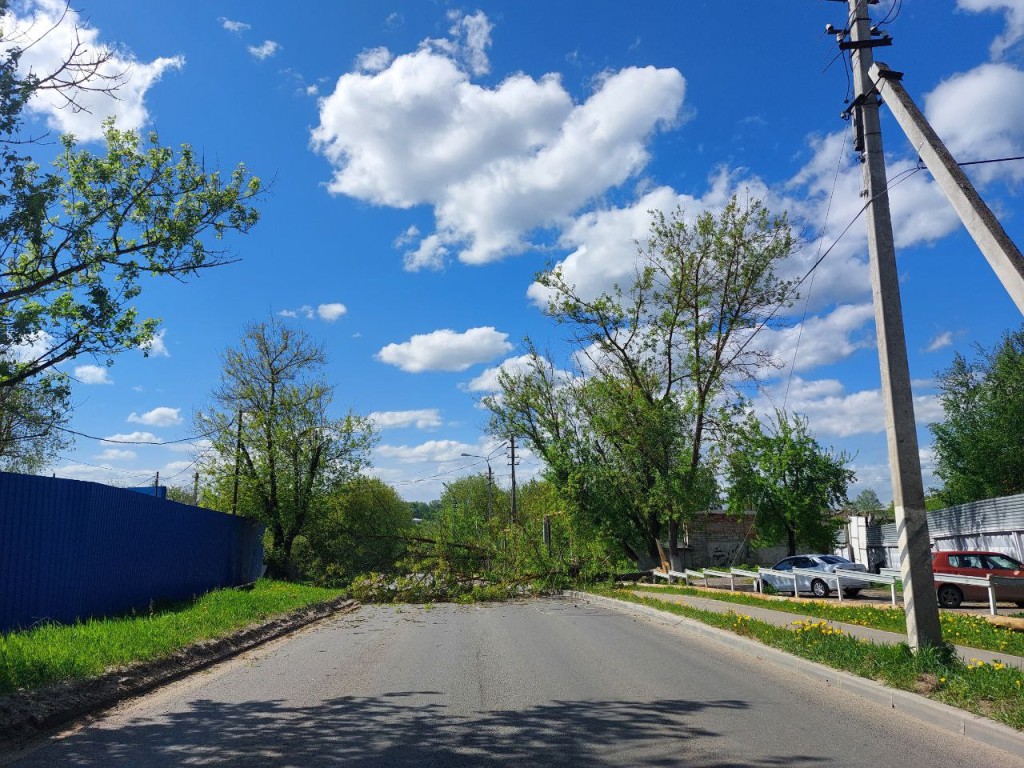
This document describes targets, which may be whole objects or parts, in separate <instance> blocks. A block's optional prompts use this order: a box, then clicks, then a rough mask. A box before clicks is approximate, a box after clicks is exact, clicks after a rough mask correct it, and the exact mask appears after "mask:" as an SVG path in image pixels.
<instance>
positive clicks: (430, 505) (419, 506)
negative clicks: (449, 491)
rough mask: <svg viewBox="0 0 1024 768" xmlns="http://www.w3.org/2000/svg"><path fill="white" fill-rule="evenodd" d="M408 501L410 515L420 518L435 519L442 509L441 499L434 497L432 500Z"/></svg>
mask: <svg viewBox="0 0 1024 768" xmlns="http://www.w3.org/2000/svg"><path fill="white" fill-rule="evenodd" d="M406 503H407V504H408V505H409V517H413V518H417V519H419V520H433V519H434V518H435V517H436V516H437V513H438V512H439V511H440V509H441V500H440V499H434V500H433V501H430V502H427V501H408V502H406Z"/></svg>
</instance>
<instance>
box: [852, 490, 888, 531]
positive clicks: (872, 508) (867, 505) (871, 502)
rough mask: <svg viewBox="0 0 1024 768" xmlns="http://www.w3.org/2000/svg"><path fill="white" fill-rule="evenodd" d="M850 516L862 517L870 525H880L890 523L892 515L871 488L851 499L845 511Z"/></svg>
mask: <svg viewBox="0 0 1024 768" xmlns="http://www.w3.org/2000/svg"><path fill="white" fill-rule="evenodd" d="M844 511H845V512H846V513H847V514H850V515H860V516H862V517H866V518H867V522H868V525H880V524H882V523H886V522H889V521H890V518H891V517H892V515H890V514H889V509H887V507H886V505H885V504H883V503H882V500H881V499H880V498H878V494H877V493H875V492H874V491H873V490H871V489H870V488H866V489H864V490H863V491H861V492H860V493H858V494H857V496H856V497H855V498H854V499H851V500H850V501H849V502H848V503H847V504H846V506H845V510H844Z"/></svg>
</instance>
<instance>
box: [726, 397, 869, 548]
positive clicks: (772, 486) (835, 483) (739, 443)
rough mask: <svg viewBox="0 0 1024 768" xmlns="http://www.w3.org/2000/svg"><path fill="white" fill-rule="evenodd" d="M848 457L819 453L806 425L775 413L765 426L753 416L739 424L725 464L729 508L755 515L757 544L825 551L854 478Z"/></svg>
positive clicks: (780, 412)
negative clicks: (838, 511) (782, 543)
mask: <svg viewBox="0 0 1024 768" xmlns="http://www.w3.org/2000/svg"><path fill="white" fill-rule="evenodd" d="M849 462H850V457H849V456H848V455H847V454H845V453H842V452H838V453H837V452H833V451H832V450H829V449H824V448H822V447H821V446H820V445H819V444H818V442H817V440H815V439H814V438H813V437H812V436H811V434H810V433H809V431H808V428H807V420H806V419H804V418H801V417H799V416H796V417H793V418H792V419H790V418H789V417H788V416H787V414H786V413H785V412H783V411H776V412H775V418H774V420H773V421H772V422H771V423H770V424H769V425H768V426H767V428H766V427H764V426H762V424H761V423H760V422H759V421H758V420H757V419H756V418H755V417H753V416H751V417H749V418H748V419H747V420H746V422H744V423H743V424H742V425H739V426H738V427H737V429H736V432H735V435H734V443H733V446H732V450H731V451H730V453H729V456H728V460H727V462H726V476H727V480H728V483H729V487H728V493H727V498H728V507H729V509H730V511H732V512H736V513H739V512H747V511H750V510H753V511H754V512H755V513H756V518H755V526H756V529H757V544H758V545H759V546H774V545H776V544H779V543H781V542H785V543H786V547H787V549H788V551H789V554H790V555H795V554H796V553H797V547H798V546H801V547H807V548H809V549H811V550H814V551H817V552H829V551H831V550H832V547H833V545H834V543H835V534H836V531H837V530H838V529H839V528H840V527H841V525H842V523H841V521H840V519H839V517H838V516H837V515H836V514H835V512H833V510H835V509H838V508H839V507H840V506H841V505H842V504H843V502H845V501H846V489H847V488H848V487H849V484H850V482H852V481H853V478H854V473H853V472H852V471H851V470H849V469H847V465H848V464H849Z"/></svg>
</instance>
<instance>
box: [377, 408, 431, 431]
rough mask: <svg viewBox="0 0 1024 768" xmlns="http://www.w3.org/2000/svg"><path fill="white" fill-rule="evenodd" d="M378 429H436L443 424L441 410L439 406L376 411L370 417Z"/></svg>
mask: <svg viewBox="0 0 1024 768" xmlns="http://www.w3.org/2000/svg"><path fill="white" fill-rule="evenodd" d="M368 418H369V419H370V421H372V422H373V423H374V424H375V425H376V426H377V428H378V429H399V428H402V427H416V428H417V429H435V428H436V427H440V426H441V412H440V411H439V410H438V409H437V408H422V409H420V410H416V411H374V412H373V413H371V414H370V415H369V417H368Z"/></svg>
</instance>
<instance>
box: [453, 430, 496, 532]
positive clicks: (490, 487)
mask: <svg viewBox="0 0 1024 768" xmlns="http://www.w3.org/2000/svg"><path fill="white" fill-rule="evenodd" d="M503 450H505V443H502V444H501V445H499V446H498V447H497V448H495V449H494V450H493V451H491V452H490V453H489V454H487V455H486V456H479V455H477V454H475V453H464V454H462V455H463V456H468V457H469V458H471V459H483V460H484V461H486V462H487V519H488V520H490V519H491V514H492V512H493V511H494V510H493V506H494V473H493V472H492V471H491V459H493V458H494V455H495V454H496V453H498V452H499V451H503Z"/></svg>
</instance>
